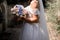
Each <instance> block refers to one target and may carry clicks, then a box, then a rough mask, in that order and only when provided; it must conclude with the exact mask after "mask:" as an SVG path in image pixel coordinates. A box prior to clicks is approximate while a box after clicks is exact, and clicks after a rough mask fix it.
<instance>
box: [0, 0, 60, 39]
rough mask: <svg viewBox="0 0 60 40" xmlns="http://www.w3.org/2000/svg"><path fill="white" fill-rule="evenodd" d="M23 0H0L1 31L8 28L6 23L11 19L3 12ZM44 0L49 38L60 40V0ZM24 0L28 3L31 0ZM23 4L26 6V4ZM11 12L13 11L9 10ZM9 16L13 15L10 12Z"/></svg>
mask: <svg viewBox="0 0 60 40" xmlns="http://www.w3.org/2000/svg"><path fill="white" fill-rule="evenodd" d="M14 1H15V2H14ZM21 1H22V0H21ZM21 1H19V0H7V1H4V2H3V0H0V32H1V30H2V31H4V30H5V29H6V28H7V27H6V26H7V25H5V24H7V21H9V20H7V18H6V17H7V16H6V14H2V13H6V12H7V8H9V9H10V8H11V7H13V6H14V5H15V4H19V3H21ZM42 1H43V4H44V11H45V18H46V21H47V29H48V33H49V38H50V40H60V0H42ZM22 2H26V3H27V4H26V5H28V4H29V2H30V1H27V0H24V1H22ZM21 4H22V3H21ZM23 5H24V6H26V5H25V4H23ZM9 9H8V10H9ZM2 10H3V11H2ZM9 13H11V12H10V11H9ZM3 15H5V17H4V18H5V19H4V20H5V22H3V25H5V27H4V26H3V27H2V20H3V19H2V18H3ZM8 16H11V15H10V14H8ZM9 18H10V17H9ZM4 23H5V24H4ZM5 35H6V34H5ZM0 37H1V36H0Z"/></svg>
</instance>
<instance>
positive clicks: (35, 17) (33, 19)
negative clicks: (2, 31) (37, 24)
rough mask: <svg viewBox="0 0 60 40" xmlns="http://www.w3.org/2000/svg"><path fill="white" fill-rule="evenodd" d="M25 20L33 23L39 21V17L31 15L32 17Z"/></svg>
mask: <svg viewBox="0 0 60 40" xmlns="http://www.w3.org/2000/svg"><path fill="white" fill-rule="evenodd" d="M25 20H27V21H31V22H33V21H37V20H38V15H35V14H31V16H30V17H29V16H28V17H27V16H26V17H25Z"/></svg>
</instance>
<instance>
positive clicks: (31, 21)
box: [22, 0, 40, 40]
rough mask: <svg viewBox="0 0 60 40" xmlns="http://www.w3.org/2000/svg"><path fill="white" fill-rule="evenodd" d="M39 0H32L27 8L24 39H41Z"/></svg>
mask: <svg viewBox="0 0 60 40" xmlns="http://www.w3.org/2000/svg"><path fill="white" fill-rule="evenodd" d="M37 6H38V1H37V0H32V1H31V3H30V5H29V6H27V7H26V8H25V9H26V10H27V11H28V15H29V16H28V17H26V18H25V20H26V21H25V24H24V30H23V37H22V40H40V25H39V23H38V22H39V10H38V8H37Z"/></svg>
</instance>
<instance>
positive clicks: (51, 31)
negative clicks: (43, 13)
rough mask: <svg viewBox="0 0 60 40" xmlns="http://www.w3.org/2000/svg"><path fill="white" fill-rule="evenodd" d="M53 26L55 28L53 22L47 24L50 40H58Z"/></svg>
mask: <svg viewBox="0 0 60 40" xmlns="http://www.w3.org/2000/svg"><path fill="white" fill-rule="evenodd" d="M52 26H53V24H52V23H51V22H48V23H47V28H48V33H49V37H50V40H58V38H57V33H56V30H55V29H53V27H52Z"/></svg>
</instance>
